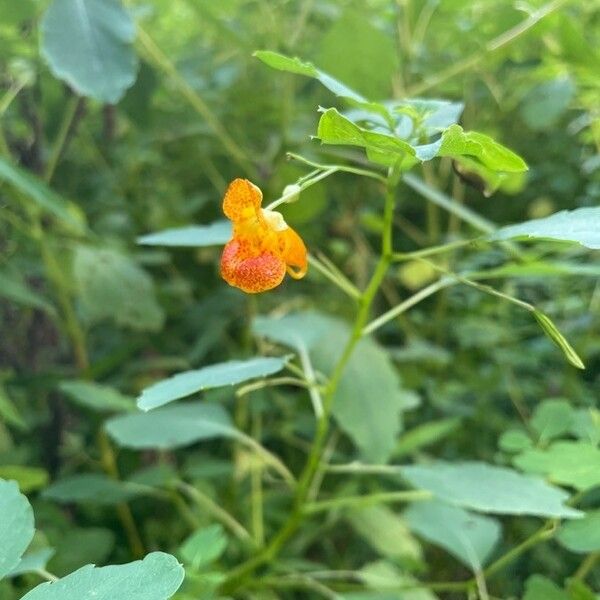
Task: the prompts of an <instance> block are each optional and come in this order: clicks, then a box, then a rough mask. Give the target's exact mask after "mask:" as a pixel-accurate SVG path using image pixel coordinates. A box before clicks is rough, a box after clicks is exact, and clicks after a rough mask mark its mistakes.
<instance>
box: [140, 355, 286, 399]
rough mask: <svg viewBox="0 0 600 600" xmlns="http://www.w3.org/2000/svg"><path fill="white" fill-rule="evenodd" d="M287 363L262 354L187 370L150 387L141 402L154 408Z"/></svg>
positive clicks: (235, 382)
mask: <svg viewBox="0 0 600 600" xmlns="http://www.w3.org/2000/svg"><path fill="white" fill-rule="evenodd" d="M286 362H287V359H286V358H277V357H258V358H251V359H248V360H230V361H227V362H224V363H219V364H216V365H210V366H207V367H203V368H201V369H196V370H194V371H185V372H184V373H178V374H177V375H174V376H173V377H169V378H168V379H163V380H162V381H159V382H158V383H155V384H153V385H151V386H150V387H148V388H146V389H145V390H144V391H143V392H142V395H141V396H140V397H139V398H138V403H137V404H138V407H139V408H141V409H142V410H152V409H153V408H158V407H159V406H163V405H165V404H168V403H169V402H173V400H178V399H179V398H185V397H186V396H190V395H191V394H195V393H196V392H200V391H202V390H208V389H211V388H217V387H223V386H227V385H237V384H238V383H242V382H243V381H248V380H249V379H256V378H257V377H266V376H267V375H272V374H273V373H277V372H278V371H281V369H283V368H284V367H285V363H286Z"/></svg>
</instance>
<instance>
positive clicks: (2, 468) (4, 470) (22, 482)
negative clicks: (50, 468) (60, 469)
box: [0, 465, 48, 494]
mask: <svg viewBox="0 0 600 600" xmlns="http://www.w3.org/2000/svg"><path fill="white" fill-rule="evenodd" d="M0 479H6V480H8V479H12V480H13V481H16V482H17V485H18V486H19V489H20V490H21V491H22V492H23V493H24V494H27V493H29V492H33V491H35V490H39V489H40V488H42V487H44V486H45V485H46V483H47V482H48V472H47V471H46V470H45V469H41V468H39V467H27V466H23V465H0Z"/></svg>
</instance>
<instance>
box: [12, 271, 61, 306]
mask: <svg viewBox="0 0 600 600" xmlns="http://www.w3.org/2000/svg"><path fill="white" fill-rule="evenodd" d="M0 296H2V297H4V298H6V299H8V300H10V301H11V302H15V303H16V304H20V305H22V306H27V307H29V308H38V309H40V310H43V311H45V312H47V313H48V314H50V315H55V314H56V310H55V308H54V306H52V304H50V303H49V302H48V301H47V300H46V299H45V298H44V297H43V296H40V295H39V294H36V293H35V292H33V291H32V290H31V289H29V287H27V285H25V284H24V283H23V281H22V280H21V279H20V278H18V277H15V276H14V275H13V274H12V273H8V272H7V271H0Z"/></svg>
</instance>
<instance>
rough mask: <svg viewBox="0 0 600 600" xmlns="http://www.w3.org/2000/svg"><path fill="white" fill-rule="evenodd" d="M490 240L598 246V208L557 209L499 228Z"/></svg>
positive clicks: (599, 247) (587, 246) (596, 248)
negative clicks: (546, 241)
mask: <svg viewBox="0 0 600 600" xmlns="http://www.w3.org/2000/svg"><path fill="white" fill-rule="evenodd" d="M490 239H491V240H494V241H498V240H511V239H538V240H559V241H565V242H576V243H578V244H581V245H582V246H585V247H586V248H592V249H594V250H598V249H600V208H598V207H593V208H592V207H588V208H576V209H575V210H570V211H569V210H561V211H560V212H557V213H554V214H553V215H550V216H549V217H544V218H542V219H533V220H531V221H525V222H523V223H519V224H517V225H509V226H508V227H502V228H501V229H498V231H496V232H494V233H493V234H492V235H491V236H490Z"/></svg>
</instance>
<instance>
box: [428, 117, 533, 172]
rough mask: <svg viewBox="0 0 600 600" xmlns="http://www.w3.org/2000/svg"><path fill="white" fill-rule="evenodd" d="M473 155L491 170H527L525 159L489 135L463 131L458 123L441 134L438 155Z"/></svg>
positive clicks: (453, 156)
mask: <svg viewBox="0 0 600 600" xmlns="http://www.w3.org/2000/svg"><path fill="white" fill-rule="evenodd" d="M465 155H466V156H473V157H475V158H476V159H477V160H479V161H480V162H481V163H482V164H483V165H484V166H486V167H488V168H489V169H492V170H493V171H505V172H507V173H519V172H521V171H526V170H527V164H526V163H525V161H524V160H523V159H522V158H521V157H520V156H518V155H517V154H515V153H514V152H513V151H512V150H509V149H508V148H506V147H505V146H503V145H502V144H499V143H498V142H496V141H495V140H493V139H492V138H491V137H489V136H487V135H484V134H483V133H478V132H477V131H463V128H462V127H461V126H460V125H451V126H450V127H448V129H446V130H445V131H444V133H443V134H442V144H441V147H440V149H439V152H438V156H449V157H451V158H456V157H459V156H465Z"/></svg>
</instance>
